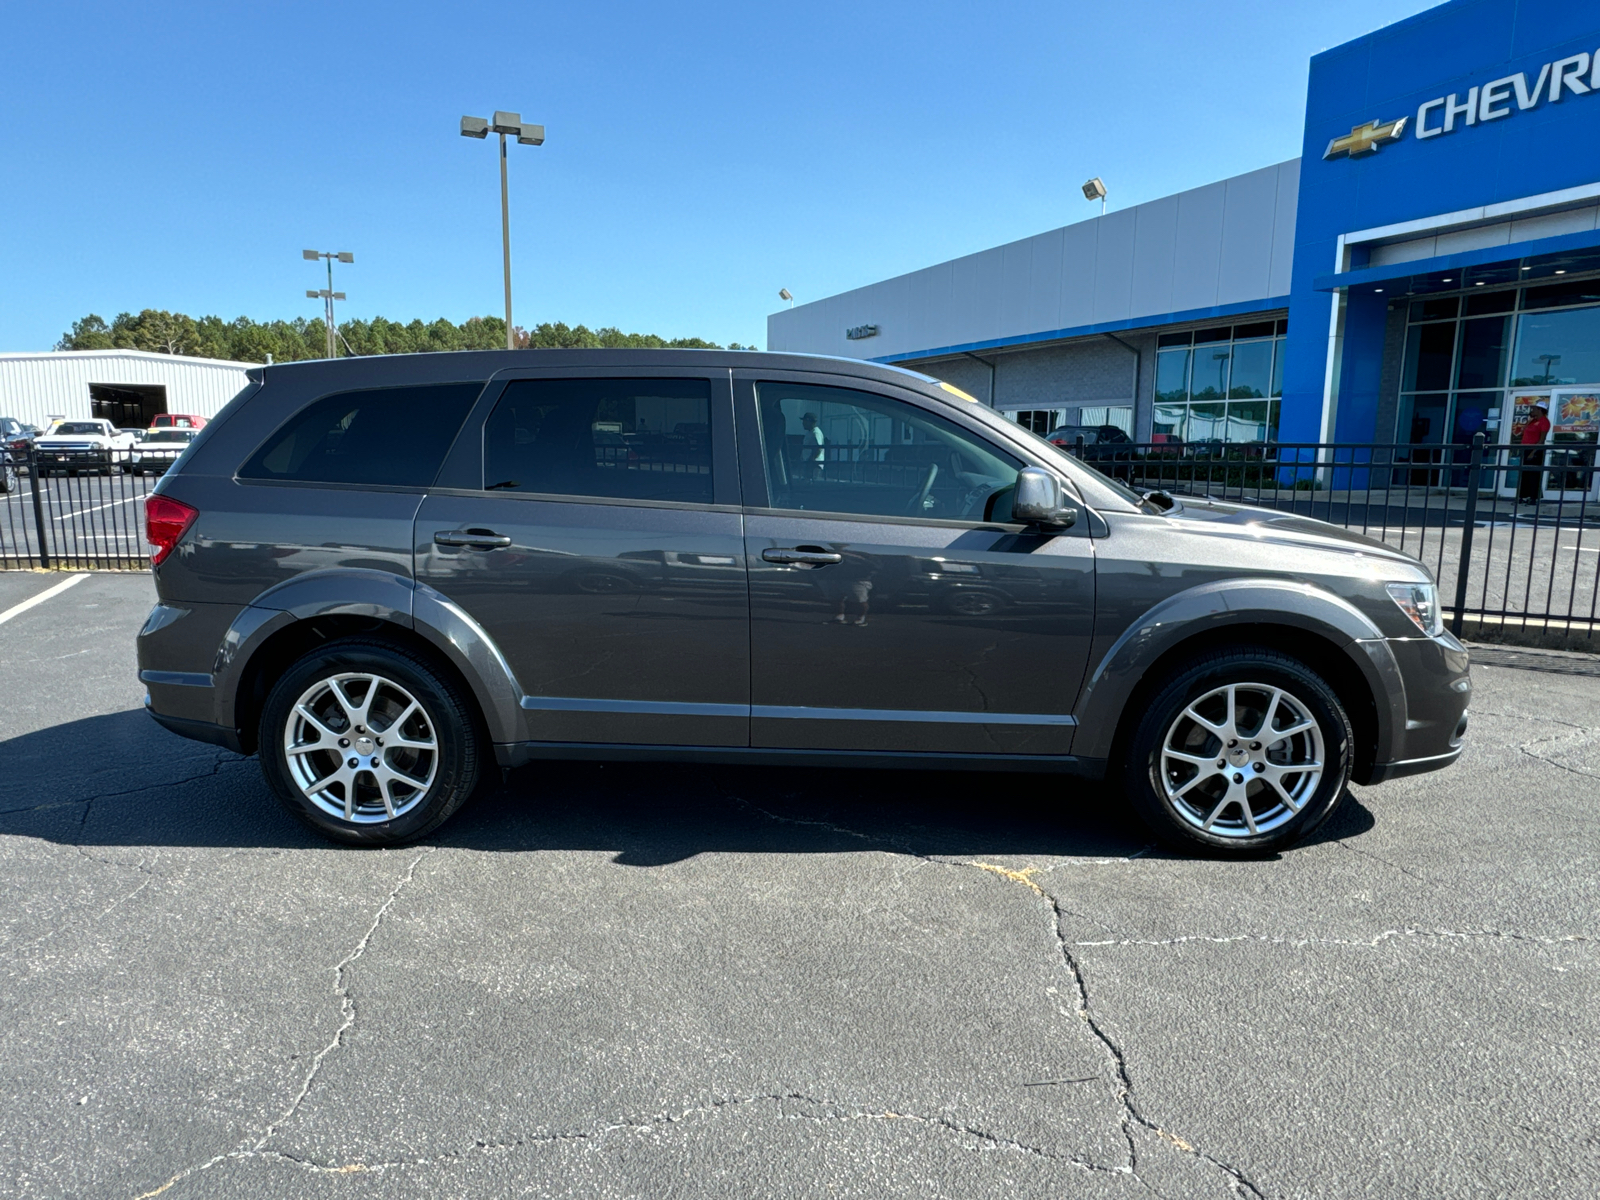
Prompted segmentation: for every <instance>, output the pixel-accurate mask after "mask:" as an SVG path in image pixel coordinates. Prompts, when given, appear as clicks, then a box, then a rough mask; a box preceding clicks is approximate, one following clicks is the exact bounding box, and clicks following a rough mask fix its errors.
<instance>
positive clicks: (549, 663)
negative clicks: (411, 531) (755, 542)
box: [415, 369, 750, 746]
mask: <svg viewBox="0 0 1600 1200" xmlns="http://www.w3.org/2000/svg"><path fill="white" fill-rule="evenodd" d="M739 499H740V497H739V481H738V473H737V466H736V461H735V455H734V449H733V412H732V398H731V392H730V381H729V373H728V372H727V371H726V370H722V371H711V370H705V371H685V370H649V371H643V372H628V371H619V370H605V369H581V370H580V369H573V370H567V371H550V370H546V371H542V372H528V373H514V374H507V375H505V376H501V377H499V378H498V379H497V380H496V381H495V382H494V383H491V385H490V387H489V389H488V390H487V391H486V392H485V395H484V398H483V400H482V401H481V402H480V404H479V407H478V409H477V411H476V412H475V413H474V416H473V418H472V420H471V421H470V422H469V424H468V427H467V429H466V430H465V431H464V433H463V435H462V438H461V439H460V441H459V442H458V443H457V448H456V449H455V450H454V451H452V455H451V460H450V461H449V462H448V463H447V464H446V467H445V470H444V471H443V472H442V473H441V476H440V481H439V485H436V486H435V487H434V488H433V489H431V490H430V492H429V494H428V497H427V499H426V500H425V501H424V502H423V504H422V508H421V510H420V512H419V513H418V515H417V521H416V539H415V540H416V564H417V565H416V569H417V578H418V581H419V582H421V583H423V584H426V585H428V586H430V587H432V588H434V589H435V590H437V591H439V592H441V593H443V594H444V595H445V596H447V597H448V598H449V599H451V600H453V601H454V602H455V603H456V604H458V605H459V606H460V607H462V608H464V609H465V610H466V611H467V612H468V613H469V614H471V616H472V617H473V618H474V619H475V620H476V621H477V622H478V623H479V624H480V625H482V626H483V627H484V628H485V629H486V630H487V631H488V633H489V635H490V636H491V637H492V638H493V639H494V641H495V642H496V643H497V644H498V646H499V647H500V650H501V652H502V653H503V654H504V655H505V657H506V660H507V661H508V662H509V663H510V665H511V668H512V670H513V672H514V674H515V675H516V678H517V681H518V683H519V685H520V686H521V689H522V691H523V693H524V700H523V708H524V710H525V713H526V727H527V730H528V737H529V738H530V739H531V740H536V741H546V742H578V743H623V744H637V745H702V746H745V745H748V744H749V703H750V682H749V679H750V667H749V605H748V596H747V590H746V579H745V568H744V547H743V542H742V536H741V535H742V530H741V518H740V513H739Z"/></svg>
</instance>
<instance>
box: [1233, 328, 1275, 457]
mask: <svg viewBox="0 0 1600 1200" xmlns="http://www.w3.org/2000/svg"><path fill="white" fill-rule="evenodd" d="M1268 346H1269V347H1270V346H1271V343H1270V342H1269V343H1268ZM1273 407H1274V405H1272V404H1271V403H1270V402H1269V401H1266V400H1232V401H1229V403H1228V437H1227V440H1228V441H1230V442H1264V441H1266V440H1267V429H1268V427H1269V422H1268V416H1269V410H1270V409H1272V408H1273Z"/></svg>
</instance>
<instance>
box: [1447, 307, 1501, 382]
mask: <svg viewBox="0 0 1600 1200" xmlns="http://www.w3.org/2000/svg"><path fill="white" fill-rule="evenodd" d="M1510 327H1511V318H1510V317H1478V318H1476V319H1475V320H1471V321H1463V322H1462V323H1461V361H1460V363H1459V364H1458V365H1457V367H1456V386H1457V387H1458V388H1497V387H1503V386H1504V385H1505V372H1506V351H1507V350H1509V349H1510V347H1509V346H1507V345H1506V334H1507V332H1508V331H1509V329H1510Z"/></svg>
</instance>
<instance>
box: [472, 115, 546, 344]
mask: <svg viewBox="0 0 1600 1200" xmlns="http://www.w3.org/2000/svg"><path fill="white" fill-rule="evenodd" d="M490 130H493V131H494V132H495V133H497V134H499V135H500V247H501V253H502V257H503V259H504V265H505V282H506V349H507V350H515V349H516V348H517V335H516V334H515V333H513V332H512V326H511V192H510V186H509V184H508V183H507V181H506V137H507V136H508V135H509V136H510V137H514V138H516V139H517V144H518V145H520V146H542V145H544V126H543V125H532V124H528V125H525V124H523V122H522V114H521V113H514V112H496V113H495V114H494V120H493V121H486V120H484V119H483V118H482V117H462V118H461V136H462V137H470V138H486V137H488V136H489V132H490Z"/></svg>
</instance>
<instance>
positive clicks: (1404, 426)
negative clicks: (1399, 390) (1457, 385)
mask: <svg viewBox="0 0 1600 1200" xmlns="http://www.w3.org/2000/svg"><path fill="white" fill-rule="evenodd" d="M1449 411H1450V393H1449V392H1433V393H1423V394H1422V395H1420V396H1402V397H1401V398H1400V419H1399V423H1398V426H1397V428H1396V430H1395V433H1396V434H1397V438H1396V440H1397V441H1401V442H1410V443H1412V444H1413V445H1422V444H1426V443H1429V442H1434V443H1442V442H1443V441H1444V440H1445V434H1446V432H1448V431H1447V430H1446V429H1445V425H1444V422H1445V417H1446V415H1447V414H1448V413H1449Z"/></svg>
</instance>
